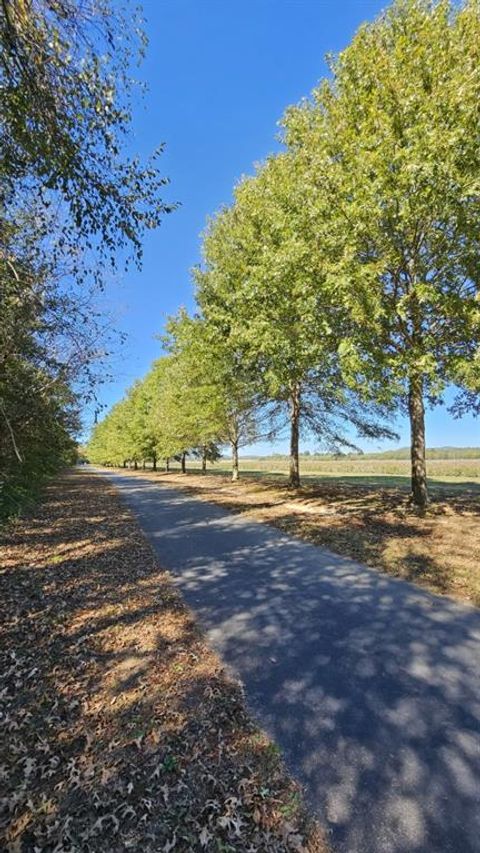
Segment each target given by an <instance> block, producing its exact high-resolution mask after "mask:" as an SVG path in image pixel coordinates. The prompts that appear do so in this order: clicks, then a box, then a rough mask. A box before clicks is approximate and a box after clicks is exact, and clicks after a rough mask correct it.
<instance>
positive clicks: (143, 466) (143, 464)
mask: <svg viewBox="0 0 480 853" xmlns="http://www.w3.org/2000/svg"><path fill="white" fill-rule="evenodd" d="M142 468H143V470H144V471H145V459H144V460H143V461H142Z"/></svg>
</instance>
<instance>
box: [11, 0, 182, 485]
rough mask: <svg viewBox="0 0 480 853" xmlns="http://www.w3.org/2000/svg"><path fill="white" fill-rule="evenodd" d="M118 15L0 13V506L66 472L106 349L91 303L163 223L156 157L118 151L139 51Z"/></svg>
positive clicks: (134, 34) (102, 2)
mask: <svg viewBox="0 0 480 853" xmlns="http://www.w3.org/2000/svg"><path fill="white" fill-rule="evenodd" d="M128 14H129V20H127V15H126V14H123V13H122V12H121V9H120V7H119V6H118V4H115V7H114V8H112V6H111V4H110V2H109V0H88V2H81V0H1V2H0V47H1V51H2V61H1V63H0V110H1V115H2V121H1V126H0V203H1V213H0V302H1V304H2V313H1V316H0V344H1V354H0V365H1V368H2V374H1V376H0V445H1V450H0V455H1V458H0V462H1V476H2V480H3V481H4V483H5V484H6V485H5V487H4V489H3V493H4V494H6V493H7V492H8V489H10V488H11V489H13V490H15V488H16V486H15V484H16V483H26V482H30V483H32V485H33V484H34V483H35V482H37V483H40V481H41V479H42V471H44V473H50V472H51V471H52V470H53V469H54V467H55V466H54V463H53V460H54V458H55V454H56V458H57V463H58V464H61V463H62V461H63V460H64V457H65V453H64V447H67V446H68V447H69V446H70V443H71V441H72V438H71V430H72V429H75V428H76V427H78V418H77V417H76V415H74V410H75V407H76V405H77V402H78V400H80V399H83V400H85V399H88V398H90V397H91V396H92V395H93V394H94V388H95V385H96V383H97V382H98V380H99V378H100V379H101V378H102V377H101V376H100V377H99V373H100V374H101V372H102V368H101V367H100V365H101V364H102V359H103V358H104V357H105V356H106V354H107V353H106V347H108V344H109V333H108V332H107V334H105V326H108V319H107V318H105V317H102V316H101V315H100V314H99V313H98V312H97V311H96V310H95V307H94V302H93V300H94V294H95V292H98V288H101V287H102V286H103V283H104V278H105V274H106V272H108V273H110V271H111V270H112V268H113V269H115V268H116V267H118V265H119V262H120V261H122V262H123V261H125V263H128V262H129V261H130V260H133V261H134V262H136V263H137V264H140V262H141V246H142V237H143V234H144V232H145V230H146V229H149V228H155V227H157V226H158V225H159V224H160V221H161V219H162V217H163V214H164V213H167V212H168V211H169V210H170V209H171V208H170V206H169V205H166V204H165V203H164V202H163V200H162V198H161V195H160V191H161V189H162V188H163V186H164V184H165V179H164V178H162V177H161V176H160V174H159V172H158V168H157V161H158V156H159V154H160V151H161V147H160V148H159V149H158V151H157V152H154V154H153V156H152V158H151V160H149V161H148V162H147V163H146V164H142V163H141V162H140V161H139V160H138V158H132V157H130V156H129V155H128V154H127V153H126V150H125V142H126V139H127V136H128V133H129V130H130V125H131V106H130V101H131V91H132V89H131V86H132V83H131V76H130V67H131V64H132V61H133V60H134V59H135V55H136V54H138V48H140V53H141V52H142V49H143V36H142V34H141V30H139V29H138V27H137V23H138V22H136V21H134V20H133V19H132V15H131V12H129V13H128ZM139 42H140V43H139ZM102 366H103V365H102ZM37 416H38V417H39V418H43V422H42V423H37V424H33V423H32V418H35V417H37ZM46 424H50V429H51V432H52V440H51V442H50V443H49V446H50V450H51V453H50V454H48V453H47V451H46V446H47V444H48V436H47V434H46V433H45V429H46ZM40 436H41V437H42V440H44V441H45V446H44V445H42V440H40V438H39V437H40ZM55 436H56V437H57V438H58V441H57V440H56V438H55ZM60 436H62V438H61V440H60ZM32 448H35V452H36V453H37V460H36V463H35V465H33V464H31V463H30V462H27V460H31V450H32ZM55 448H57V451H58V452H57V451H55V450H54V449H55ZM42 460H43V461H44V462H45V465H44V466H43V463H42Z"/></svg>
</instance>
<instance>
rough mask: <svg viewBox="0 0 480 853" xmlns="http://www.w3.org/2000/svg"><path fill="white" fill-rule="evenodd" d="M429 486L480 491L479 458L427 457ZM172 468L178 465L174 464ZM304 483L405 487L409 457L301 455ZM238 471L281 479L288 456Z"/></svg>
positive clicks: (225, 466)
mask: <svg viewBox="0 0 480 853" xmlns="http://www.w3.org/2000/svg"><path fill="white" fill-rule="evenodd" d="M427 464H428V475H429V480H430V486H431V488H432V489H433V490H434V491H438V490H440V491H443V490H446V491H450V490H451V491H452V492H455V493H458V492H459V491H464V490H468V491H472V492H478V493H479V494H480V458H477V459H475V458H466V459H430V460H429V461H428V463H427ZM172 467H174V468H179V466H177V465H175V464H174V465H173V466H172ZM188 467H189V468H191V469H194V470H195V469H197V468H199V467H200V463H199V462H197V461H196V460H189V462H188ZM229 468H230V459H229V458H228V457H225V458H223V459H221V460H220V461H219V462H217V463H215V464H214V465H211V466H209V472H210V473H216V472H222V473H224V472H225V471H228V470H229ZM300 470H301V475H302V478H303V480H304V482H305V483H311V484H314V483H315V482H322V481H330V482H331V481H334V482H338V483H341V482H345V483H351V484H358V485H362V484H364V485H371V486H385V487H389V486H393V487H396V488H401V489H408V488H409V485H410V480H409V478H410V463H409V460H408V459H389V458H385V457H383V456H366V455H365V456H355V457H353V456H345V457H341V458H338V457H337V458H335V457H325V458H318V457H317V458H315V457H308V456H304V457H302V459H301V462H300ZM240 471H241V472H242V473H244V474H248V475H250V476H255V475H261V477H262V478H267V479H269V480H274V481H275V480H278V481H280V482H281V481H282V480H284V479H285V478H286V476H287V475H288V458H287V457H281V456H262V457H260V456H259V457H248V458H243V459H241V460H240Z"/></svg>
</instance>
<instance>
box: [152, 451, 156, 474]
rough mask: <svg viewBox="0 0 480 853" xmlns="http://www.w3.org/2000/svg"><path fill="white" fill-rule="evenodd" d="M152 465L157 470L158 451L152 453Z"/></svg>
mask: <svg viewBox="0 0 480 853" xmlns="http://www.w3.org/2000/svg"><path fill="white" fill-rule="evenodd" d="M152 466H153V470H154V471H156V470H157V454H156V453H153V454H152Z"/></svg>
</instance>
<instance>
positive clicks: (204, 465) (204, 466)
mask: <svg viewBox="0 0 480 853" xmlns="http://www.w3.org/2000/svg"><path fill="white" fill-rule="evenodd" d="M206 473H207V448H206V447H205V445H204V446H203V453H202V474H206Z"/></svg>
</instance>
